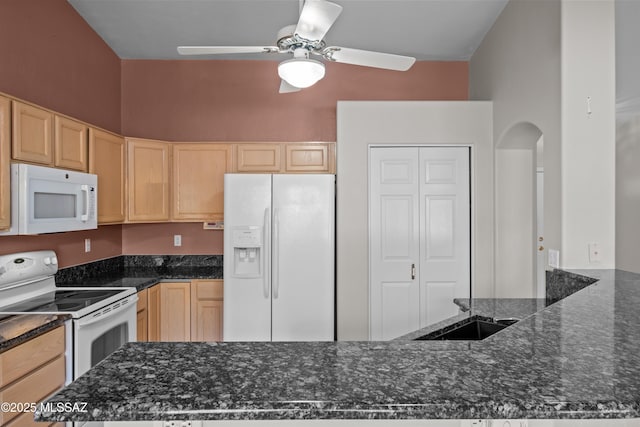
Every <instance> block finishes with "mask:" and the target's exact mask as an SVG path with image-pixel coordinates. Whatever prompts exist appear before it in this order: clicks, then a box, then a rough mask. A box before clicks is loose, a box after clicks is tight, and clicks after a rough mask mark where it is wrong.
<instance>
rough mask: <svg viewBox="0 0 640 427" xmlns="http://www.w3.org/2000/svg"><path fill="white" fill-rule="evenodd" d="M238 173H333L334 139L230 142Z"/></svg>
mask: <svg viewBox="0 0 640 427" xmlns="http://www.w3.org/2000/svg"><path fill="white" fill-rule="evenodd" d="M233 145H234V149H235V150H236V155H235V159H236V162H235V171H236V172H239V173H252V172H253V173H335V148H336V146H335V143H333V142H306V143H299V142H293V143H292V142H282V143H278V144H273V143H250V144H237V143H236V144H233Z"/></svg>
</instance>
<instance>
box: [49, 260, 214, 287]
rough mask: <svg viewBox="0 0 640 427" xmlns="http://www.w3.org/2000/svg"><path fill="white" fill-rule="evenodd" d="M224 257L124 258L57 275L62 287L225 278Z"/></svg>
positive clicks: (81, 267)
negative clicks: (96, 280)
mask: <svg viewBox="0 0 640 427" xmlns="http://www.w3.org/2000/svg"><path fill="white" fill-rule="evenodd" d="M222 265H223V258H222V255H120V256H116V257H113V258H108V259H103V260H100V261H95V262H91V263H88V264H83V265H77V266H74V267H68V268H63V269H61V270H58V272H57V273H56V277H55V278H56V283H57V284H58V286H64V285H65V284H80V283H82V282H83V281H86V280H91V279H94V278H97V277H100V278H105V279H106V278H109V277H113V278H120V277H155V276H162V277H164V278H166V279H171V278H172V277H179V278H184V277H194V278H197V277H203V276H206V277H216V278H222Z"/></svg>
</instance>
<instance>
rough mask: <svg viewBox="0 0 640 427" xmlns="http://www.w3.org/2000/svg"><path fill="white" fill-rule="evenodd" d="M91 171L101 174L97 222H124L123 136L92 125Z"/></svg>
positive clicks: (90, 139) (90, 142)
mask: <svg viewBox="0 0 640 427" xmlns="http://www.w3.org/2000/svg"><path fill="white" fill-rule="evenodd" d="M89 173H94V174H96V175H98V223H99V224H117V223H122V222H124V213H125V211H124V138H122V137H121V136H118V135H114V134H112V133H108V132H105V131H102V130H99V129H94V128H90V129H89Z"/></svg>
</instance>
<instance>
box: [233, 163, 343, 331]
mask: <svg viewBox="0 0 640 427" xmlns="http://www.w3.org/2000/svg"><path fill="white" fill-rule="evenodd" d="M273 211H274V214H273V225H272V230H273V234H274V235H273V238H272V254H273V259H272V279H273V281H272V298H273V303H272V340H273V341H332V340H333V339H334V289H335V286H334V268H335V257H334V252H335V250H334V247H335V242H334V239H335V237H334V236H335V233H334V228H335V225H334V224H335V221H334V218H335V214H334V212H335V177H334V175H326V174H323V175H306V174H305V175H274V176H273ZM225 220H226V215H225ZM225 287H226V284H225Z"/></svg>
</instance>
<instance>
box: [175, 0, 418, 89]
mask: <svg viewBox="0 0 640 427" xmlns="http://www.w3.org/2000/svg"><path fill="white" fill-rule="evenodd" d="M302 1H303V0H301V4H302ZM301 9H302V10H301V12H300V18H299V20H298V23H297V24H295V25H288V26H286V27H284V28H282V29H281V30H280V31H278V38H277V42H276V46H179V47H178V53H179V54H181V55H216V54H229V53H291V54H293V58H292V59H288V60H286V61H283V62H281V63H280V64H279V65H278V75H279V76H280V78H281V79H282V82H281V84H280V93H287V92H296V91H299V90H300V89H303V88H306V87H309V86H312V85H314V84H315V83H316V82H318V81H319V80H320V79H322V78H323V77H324V73H325V70H324V64H323V63H322V62H320V61H317V60H315V59H311V58H310V56H312V55H315V56H320V57H322V58H324V59H325V60H327V61H333V62H342V63H345V64H353V65H361V66H364V67H374V68H384V69H387V70H396V71H406V70H408V69H409V68H411V66H412V65H413V63H414V62H415V61H416V59H415V58H412V57H410V56H401V55H394V54H391V53H381V52H372V51H368V50H360V49H351V48H346V47H340V46H328V47H327V46H326V43H325V42H324V40H323V39H324V36H325V35H326V34H327V32H328V31H329V29H330V28H331V26H332V25H333V23H334V22H335V21H336V19H338V16H340V13H341V12H342V6H340V5H338V4H335V3H331V2H329V1H326V0H306V1H305V2H304V4H303V6H302V8H301Z"/></svg>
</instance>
